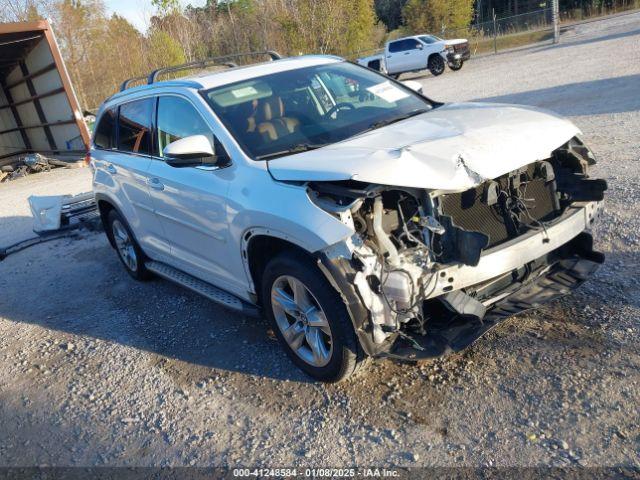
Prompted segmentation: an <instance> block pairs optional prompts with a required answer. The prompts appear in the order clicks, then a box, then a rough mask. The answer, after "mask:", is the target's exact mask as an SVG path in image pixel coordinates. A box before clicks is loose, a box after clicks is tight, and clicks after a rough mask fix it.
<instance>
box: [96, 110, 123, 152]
mask: <svg viewBox="0 0 640 480" xmlns="http://www.w3.org/2000/svg"><path fill="white" fill-rule="evenodd" d="M116 117H117V115H116V110H115V109H109V110H106V111H105V112H104V113H103V114H102V117H100V121H99V122H98V126H97V127H96V133H95V135H94V136H93V143H94V145H95V146H96V147H97V148H103V149H105V150H112V149H114V148H116V146H117V145H116Z"/></svg>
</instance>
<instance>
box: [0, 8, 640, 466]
mask: <svg viewBox="0 0 640 480" xmlns="http://www.w3.org/2000/svg"><path fill="white" fill-rule="evenodd" d="M639 47H640V14H634V15H626V16H622V17H617V18H613V19H607V20H604V21H600V22H594V23H590V24H586V25H581V26H576V27H575V28H574V29H573V30H571V31H569V32H567V33H566V34H564V35H563V39H562V44H560V45H559V46H555V47H552V46H537V47H535V48H530V49H525V50H520V51H518V52H511V53H505V54H501V55H497V56H489V57H483V58H479V59H477V60H473V61H470V62H468V63H467V64H466V65H465V66H464V68H463V69H462V70H461V71H459V72H449V71H448V72H447V73H446V74H444V75H442V76H441V77H438V78H431V77H422V78H421V81H424V85H425V88H426V91H427V92H429V94H430V95H432V96H433V97H435V98H437V99H442V100H447V101H463V100H464V101H468V100H478V101H484V100H490V101H500V102H514V103H525V104H533V105H538V106H543V107H546V108H549V109H551V110H555V111H557V112H559V113H561V114H564V115H568V116H569V117H571V118H572V120H574V121H575V122H576V123H577V124H578V125H579V127H580V128H581V129H582V130H583V132H584V134H585V138H586V140H587V141H588V143H589V144H590V145H591V146H592V147H593V149H594V151H595V153H596V154H597V156H598V158H599V159H600V163H599V164H598V165H597V166H596V167H595V168H594V173H595V174H597V175H599V176H601V177H604V178H606V179H607V180H608V181H609V184H610V191H609V196H608V202H607V211H606V213H605V215H604V218H603V220H602V222H601V225H600V227H599V236H598V240H597V247H598V249H600V250H601V251H603V252H604V253H605V254H606V255H607V262H606V264H605V265H604V266H603V267H602V268H601V269H600V270H599V272H598V274H597V275H596V276H595V277H594V278H593V279H592V280H591V281H590V282H588V283H587V284H585V285H584V286H583V287H582V288H581V289H579V290H578V291H576V292H575V293H574V294H573V295H571V296H569V297H567V298H565V299H562V300H560V301H556V302H554V303H551V304H549V305H546V306H545V307H544V308H540V309H538V310H536V311H534V312H531V313H528V314H522V315H519V316H517V317H514V318H510V319H508V320H506V321H505V322H504V323H502V324H501V325H500V326H498V327H497V328H495V329H494V330H493V331H491V332H490V333H489V334H487V335H486V336H485V337H483V338H482V339H481V340H480V341H478V342H477V343H476V344H475V345H474V346H472V347H471V348H470V349H468V350H467V351H466V352H464V353H463V354H457V355H454V356H451V357H448V358H446V359H443V360H439V361H434V362H428V363H423V364H420V365H411V364H402V363H395V362H391V361H378V362H375V363H374V364H373V365H372V366H371V367H370V368H369V369H368V370H367V371H366V373H365V374H363V375H359V376H357V377H356V378H354V379H352V380H350V381H349V382H347V383H345V384H340V385H329V386H325V385H320V384H314V383H310V382H309V380H308V379H306V378H305V377H303V376H302V375H301V374H299V373H298V371H297V370H296V369H295V368H293V366H292V365H291V363H290V362H289V361H288V360H287V358H286V357H285V355H284V354H283V352H282V351H281V350H280V348H279V347H278V345H277V343H276V341H275V340H274V338H273V336H272V335H270V334H269V332H268V327H267V325H266V323H265V321H264V320H257V321H256V320H252V319H248V318H243V317H239V316H237V315H232V314H229V313H228V312H227V311H225V310H223V309H222V308H219V307H217V306H216V305H214V304H212V303H210V302H208V301H206V300H203V299H201V298H199V297H197V296H195V295H192V294H191V293H189V292H187V291H185V290H183V289H181V288H179V287H177V286H174V285H172V284H169V283H167V282H165V281H160V280H155V281H152V282H150V283H136V282H134V281H133V280H131V279H130V278H129V277H128V276H127V274H126V273H125V271H124V269H123V268H122V267H121V266H120V264H119V262H118V260H117V258H116V255H115V253H114V252H113V251H112V250H111V248H110V247H109V246H108V244H107V241H106V239H105V237H104V236H103V235H101V234H94V233H86V234H84V235H83V238H82V239H81V240H62V241H57V242H53V243H48V244H44V245H39V246H37V247H34V248H32V249H30V250H28V251H25V252H21V253H19V254H16V255H13V256H11V257H9V258H7V259H6V260H5V261H4V262H2V263H0V431H1V432H2V434H0V465H4V466H8V465H14V466H15V465H58V466H68V465H82V466H89V465H120V466H122V465H124V466H151V465H153V466H166V465H176V466H177V465H199V466H211V465H267V466H276V465H278V466H279V465H291V464H295V465H298V466H306V465H311V466H320V465H322V466H335V467H340V466H351V465H372V464H374V465H395V466H404V465H429V466H432V465H442V466H452V465H466V466H487V465H490V466H491V465H493V466H534V465H537V466H541V465H552V466H574V465H579V466H626V467H633V466H635V467H636V468H637V467H638V466H640V464H639V461H638V459H639V458H640V429H639V425H638V419H639V418H640V411H639V404H640V402H639V393H640V384H639V382H640V373H639V371H640V369H639V367H640V348H639V347H638V342H637V337H638V334H639V333H640V295H639V294H640V279H639V276H638V267H639V265H640V253H639V245H640V234H639V232H640V219H639V215H638V214H639V213H640V193H639V192H640V188H638V187H639V185H638V184H639V177H640V168H639V167H640V165H639V162H640V145H639V143H640V142H639V138H638V132H640V111H639V109H640V48H639ZM419 78H420V77H419ZM66 174H70V175H72V174H71V173H69V172H66V173H65V172H60V175H61V176H65V175H66ZM74 174H76V175H78V177H76V179H77V181H78V182H80V183H82V182H84V181H85V177H84V176H83V174H81V173H74ZM56 175H58V173H56ZM68 178H72V177H68ZM46 180H47V177H46V176H41V177H40V178H38V179H37V180H36V178H35V177H34V178H33V179H29V180H28V181H26V182H23V183H19V182H17V183H15V184H14V185H2V187H0V195H1V196H2V197H0V198H5V196H4V192H6V191H7V190H6V189H16V190H15V191H16V192H17V190H19V187H20V186H24V190H25V194H29V193H30V192H32V191H34V190H35V189H40V188H41V187H42V185H43V184H44V183H45V182H46ZM13 195H18V193H12V196H13ZM15 198H18V197H15ZM20 198H24V197H20ZM19 208H20V209H22V210H20V211H19V213H16V212H18V210H19ZM24 212H25V210H24V208H23V206H22V205H16V204H15V202H14V203H11V204H8V205H7V203H4V202H0V222H1V223H0V225H2V229H1V230H2V232H5V231H6V230H7V229H10V228H11V225H12V224H11V223H8V222H7V219H9V220H11V218H12V217H15V216H16V215H18V216H21V215H26V213H24Z"/></svg>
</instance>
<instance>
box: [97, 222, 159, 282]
mask: <svg viewBox="0 0 640 480" xmlns="http://www.w3.org/2000/svg"><path fill="white" fill-rule="evenodd" d="M107 225H108V230H107V235H109V239H110V240H111V244H112V245H113V246H114V248H115V250H116V252H117V253H118V258H119V259H120V261H121V262H122V265H124V268H125V269H126V270H127V272H128V273H129V275H131V276H132V277H133V278H135V279H136V280H141V281H143V280H149V279H150V278H151V277H152V275H151V272H149V271H148V270H147V269H146V268H145V266H144V261H145V260H146V256H145V254H144V253H143V252H142V249H141V248H140V245H138V242H137V241H136V239H135V237H134V236H133V233H132V232H131V229H130V228H129V224H128V223H127V222H126V220H125V219H124V218H122V216H121V215H120V214H119V213H118V212H117V211H116V210H111V211H110V212H109V215H108V217H107Z"/></svg>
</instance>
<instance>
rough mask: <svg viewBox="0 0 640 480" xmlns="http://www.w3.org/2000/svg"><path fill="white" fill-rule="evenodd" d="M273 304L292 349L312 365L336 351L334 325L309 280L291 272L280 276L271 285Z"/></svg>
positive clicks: (325, 361)
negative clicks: (301, 279) (330, 325)
mask: <svg viewBox="0 0 640 480" xmlns="http://www.w3.org/2000/svg"><path fill="white" fill-rule="evenodd" d="M271 306H272V309H273V315H274V317H275V320H276V324H277V325H278V328H279V329H280V332H281V333H282V336H283V337H284V339H285V341H286V342H287V344H288V345H289V347H290V348H291V350H293V351H294V352H295V353H296V355H297V356H298V357H300V358H301V359H302V360H304V361H305V362H306V363H308V364H309V365H312V366H314V367H324V366H325V365H327V364H328V363H329V360H330V359H331V354H332V353H333V337H332V333H331V328H330V327H329V322H328V321H327V317H326V315H325V313H324V311H323V310H322V307H321V306H320V304H319V303H318V301H317V300H316V298H315V297H314V295H313V294H312V293H311V291H310V290H309V289H308V288H307V287H306V286H305V284H304V283H302V282H301V281H300V280H298V279H297V278H294V277H292V276H290V275H283V276H280V277H278V278H277V279H276V281H275V282H273V285H272V287H271Z"/></svg>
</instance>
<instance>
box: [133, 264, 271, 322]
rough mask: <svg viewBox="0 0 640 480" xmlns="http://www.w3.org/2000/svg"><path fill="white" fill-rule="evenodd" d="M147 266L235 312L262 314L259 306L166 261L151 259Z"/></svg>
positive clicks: (252, 314) (257, 315) (248, 314)
mask: <svg viewBox="0 0 640 480" xmlns="http://www.w3.org/2000/svg"><path fill="white" fill-rule="evenodd" d="M145 267H146V268H147V270H149V271H150V272H153V273H155V274H156V275H158V276H159V277H162V278H164V279H166V280H170V281H172V282H174V283H177V284H178V285H181V286H183V287H185V288H188V289H189V290H192V291H194V292H196V293H199V294H200V295H202V296H203V297H206V298H208V299H209V300H212V301H214V302H216V303H218V304H220V305H222V306H223V307H226V308H228V309H229V310H233V311H234V312H238V313H241V314H243V315H247V316H249V317H259V316H260V315H261V311H260V309H259V308H258V307H257V306H255V305H250V304H249V303H247V302H245V301H243V300H241V299H240V298H238V297H236V296H235V295H233V294H231V293H229V292H225V291H224V290H222V289H220V288H218V287H216V286H214V285H211V284H210V283H207V282H204V281H202V280H200V279H198V278H196V277H193V276H191V275H189V274H187V273H184V272H183V271H181V270H178V269H176V268H173V267H171V266H169V265H167V264H165V263H161V262H154V261H150V262H146V263H145Z"/></svg>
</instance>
